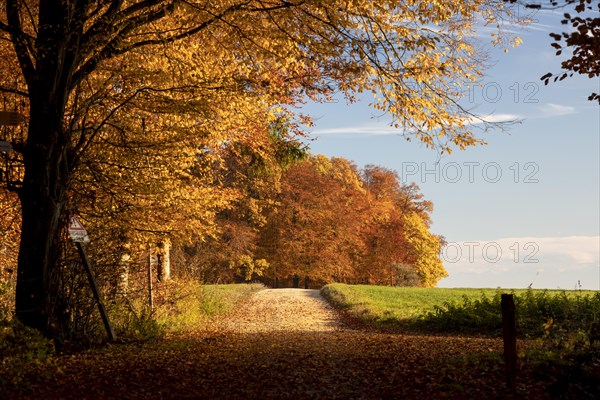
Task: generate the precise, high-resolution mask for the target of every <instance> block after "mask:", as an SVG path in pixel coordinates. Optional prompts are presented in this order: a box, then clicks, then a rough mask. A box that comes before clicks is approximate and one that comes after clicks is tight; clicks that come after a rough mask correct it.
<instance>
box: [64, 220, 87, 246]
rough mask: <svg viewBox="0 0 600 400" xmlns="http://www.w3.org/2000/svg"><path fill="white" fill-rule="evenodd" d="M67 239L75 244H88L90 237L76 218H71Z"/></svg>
mask: <svg viewBox="0 0 600 400" xmlns="http://www.w3.org/2000/svg"><path fill="white" fill-rule="evenodd" d="M69 237H71V240H72V241H74V242H75V243H89V242H90V237H89V236H88V234H87V231H86V230H85V228H84V227H83V224H82V223H81V222H80V221H79V219H77V217H76V216H74V215H73V216H72V217H71V219H70V221H69Z"/></svg>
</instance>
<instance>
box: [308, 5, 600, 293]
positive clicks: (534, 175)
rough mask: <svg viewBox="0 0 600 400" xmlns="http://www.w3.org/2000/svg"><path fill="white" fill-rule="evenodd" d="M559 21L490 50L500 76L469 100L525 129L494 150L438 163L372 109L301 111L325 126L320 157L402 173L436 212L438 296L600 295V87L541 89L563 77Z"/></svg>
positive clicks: (500, 139) (541, 18) (501, 137)
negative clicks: (472, 291) (479, 290)
mask: <svg viewBox="0 0 600 400" xmlns="http://www.w3.org/2000/svg"><path fill="white" fill-rule="evenodd" d="M561 16H562V14H561V13H560V12H550V11H547V12H539V13H536V14H535V15H532V18H533V19H534V21H535V22H534V23H532V24H531V25H529V26H528V27H527V28H524V29H523V28H520V27H516V26H513V27H511V29H512V30H514V32H515V33H516V34H517V35H518V36H520V37H521V38H522V39H523V44H521V46H519V47H518V48H516V49H511V50H510V51H509V52H508V53H504V52H503V51H501V50H492V52H491V59H492V60H493V61H494V62H495V65H493V66H492V67H491V68H489V69H488V70H487V71H486V76H485V77H484V79H483V80H482V83H483V87H473V88H472V89H471V91H470V93H471V96H470V98H469V99H466V100H465V101H467V104H468V105H469V106H472V107H475V111H476V112H477V113H479V114H480V115H490V118H497V119H505V118H511V119H512V118H514V119H520V120H522V122H521V123H520V124H517V125H513V126H511V127H510V129H509V130H508V131H507V132H501V131H497V132H492V133H490V134H487V135H486V136H485V139H486V141H487V142H488V145H487V146H479V147H476V148H471V149H468V150H465V151H455V152H453V153H452V154H451V155H450V156H444V157H443V158H441V159H439V158H438V154H437V153H436V152H435V151H432V150H428V149H425V148H424V147H423V146H421V145H419V144H418V143H417V142H415V141H413V142H406V141H405V140H404V139H403V138H402V137H401V136H400V135H399V133H398V132H396V131H394V130H393V129H391V128H390V127H389V126H388V124H387V122H388V120H386V118H385V117H374V115H375V114H376V112H375V111H374V110H372V109H370V108H369V107H368V101H361V102H359V103H357V104H352V105H347V104H346V103H345V101H343V100H342V101H340V102H338V103H327V104H309V105H307V106H306V107H305V108H304V110H303V111H304V112H308V113H309V114H311V115H312V116H313V117H314V118H315V122H316V126H315V127H314V128H312V129H311V134H310V137H311V138H312V139H315V140H313V141H311V142H310V147H311V150H312V152H313V153H319V154H325V155H328V156H338V157H345V158H348V159H351V160H353V161H355V162H356V163H357V164H358V165H359V166H364V165H367V164H377V165H382V166H385V167H387V168H390V169H393V170H396V171H397V172H398V173H399V174H400V175H401V177H402V179H403V181H405V182H416V183H417V184H418V185H419V186H420V187H421V191H422V192H423V193H424V195H425V197H426V198H428V199H430V200H432V201H433V203H434V205H435V210H434V212H433V215H432V217H433V225H432V227H431V230H432V232H434V233H436V234H441V235H444V236H445V238H446V240H447V241H448V242H449V245H448V247H447V248H446V249H445V251H444V252H443V259H444V265H445V267H446V269H447V270H448V272H449V277H448V278H445V279H443V280H441V281H440V283H439V287H514V288H525V287H527V286H528V285H530V284H531V285H532V287H534V288H562V289H573V288H575V287H581V288H584V289H595V290H600V261H599V259H600V236H599V235H600V205H599V204H600V161H599V159H600V142H599V137H600V107H599V106H598V104H597V103H592V102H590V101H588V100H587V96H588V95H589V94H591V93H592V92H599V91H600V79H588V78H586V77H574V78H570V79H567V80H564V81H562V82H558V83H555V84H550V85H548V86H544V84H543V82H542V81H540V80H539V78H540V76H542V75H544V74H545V73H547V72H558V71H559V66H560V59H559V58H557V57H556V56H555V54H554V53H555V50H554V49H553V48H552V47H550V43H551V41H552V40H551V38H550V37H549V36H548V33H550V32H557V31H561V30H564V29H565V27H564V26H562V25H560V19H561ZM485 35H486V33H485V32H484V31H482V32H481V36H482V37H483V36H485ZM467 90H469V89H468V88H467Z"/></svg>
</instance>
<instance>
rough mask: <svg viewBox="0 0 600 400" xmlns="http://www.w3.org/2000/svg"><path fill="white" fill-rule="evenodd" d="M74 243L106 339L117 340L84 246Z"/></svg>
mask: <svg viewBox="0 0 600 400" xmlns="http://www.w3.org/2000/svg"><path fill="white" fill-rule="evenodd" d="M75 244H76V245H77V251H78V252H79V256H80V257H81V260H82V261H83V267H84V269H85V273H86V275H87V278H88V281H89V283H90V287H91V288H92V293H93V295H94V299H95V300H96V303H97V304H98V310H99V311H100V316H101V317H102V322H103V323H104V328H105V329H106V333H107V335H108V340H109V341H112V342H114V341H115V340H117V335H115V331H114V330H113V328H112V325H111V324H110V320H109V319H108V313H107V312H106V308H104V304H103V303H102V298H101V297H100V291H99V290H98V283H97V282H96V277H94V274H93V273H92V266H91V264H90V260H89V258H88V256H87V253H86V251H85V247H83V244H81V243H80V242H76V243H75Z"/></svg>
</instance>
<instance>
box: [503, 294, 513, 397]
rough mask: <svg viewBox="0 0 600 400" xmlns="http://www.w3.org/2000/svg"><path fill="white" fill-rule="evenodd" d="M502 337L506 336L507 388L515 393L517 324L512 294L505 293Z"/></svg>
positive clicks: (505, 363)
mask: <svg viewBox="0 0 600 400" xmlns="http://www.w3.org/2000/svg"><path fill="white" fill-rule="evenodd" d="M500 304H501V307H502V337H503V338H504V365H505V368H506V388H507V389H508V390H509V391H510V393H512V394H514V393H515V389H516V378H517V324H516V318H515V301H514V298H513V295H512V294H503V295H502V298H501V303H500Z"/></svg>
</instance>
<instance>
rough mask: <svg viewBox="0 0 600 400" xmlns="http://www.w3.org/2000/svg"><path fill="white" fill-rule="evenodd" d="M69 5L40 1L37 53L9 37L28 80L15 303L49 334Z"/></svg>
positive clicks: (64, 144) (61, 200)
mask: <svg viewBox="0 0 600 400" xmlns="http://www.w3.org/2000/svg"><path fill="white" fill-rule="evenodd" d="M14 7H15V5H14V3H11V4H10V8H11V10H9V14H10V13H11V12H12V13H14ZM69 11H70V10H69V9H68V7H65V5H64V4H63V3H61V2H59V1H49V2H42V3H41V5H40V10H39V15H40V18H39V28H38V35H37V38H36V42H35V48H36V50H37V53H36V54H35V59H29V58H28V57H27V56H25V55H24V54H23V52H24V51H26V50H24V48H23V47H21V46H19V45H18V43H19V40H18V39H15V40H13V42H14V43H16V45H15V46H16V50H17V54H19V60H20V61H21V67H22V69H23V73H24V76H25V78H26V81H27V86H28V90H29V106H30V115H29V130H28V135H27V141H26V143H25V146H24V150H23V163H24V167H25V174H24V178H23V186H22V188H21V189H20V192H19V198H20V200H21V207H22V212H23V220H22V229H21V244H20V248H19V259H18V274H17V293H16V304H15V306H16V307H15V308H16V314H17V317H18V318H19V319H20V320H21V321H22V322H23V323H24V324H25V325H27V326H30V327H33V328H36V329H38V330H40V331H42V332H44V333H46V334H47V335H50V334H51V332H50V326H49V323H50V322H51V316H52V313H53V311H54V310H53V304H52V303H53V299H54V298H55V297H56V294H57V291H58V287H57V286H56V285H55V284H53V282H55V281H54V278H55V277H56V276H55V271H56V270H57V267H58V262H59V257H60V247H61V237H60V228H61V221H66V218H65V219H62V218H61V216H62V215H63V213H64V211H65V205H66V198H67V187H68V184H69V178H70V173H71V169H72V165H70V161H69V160H68V151H69V146H70V138H69V135H68V134H67V133H66V131H65V126H64V115H65V108H66V104H67V99H68V96H69V91H70V85H71V83H70V81H71V76H72V73H73V68H74V65H75V64H76V55H75V54H76V52H77V48H76V46H74V43H73V41H72V39H73V36H70V35H68V34H67V31H68V27H67V22H66V21H67V19H68V17H67V15H68V13H69ZM70 28H72V27H70ZM29 60H30V61H29Z"/></svg>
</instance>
